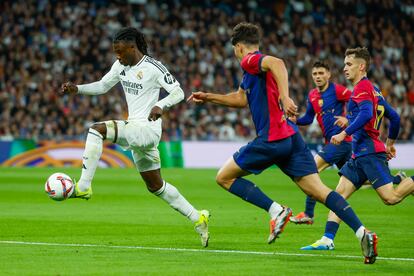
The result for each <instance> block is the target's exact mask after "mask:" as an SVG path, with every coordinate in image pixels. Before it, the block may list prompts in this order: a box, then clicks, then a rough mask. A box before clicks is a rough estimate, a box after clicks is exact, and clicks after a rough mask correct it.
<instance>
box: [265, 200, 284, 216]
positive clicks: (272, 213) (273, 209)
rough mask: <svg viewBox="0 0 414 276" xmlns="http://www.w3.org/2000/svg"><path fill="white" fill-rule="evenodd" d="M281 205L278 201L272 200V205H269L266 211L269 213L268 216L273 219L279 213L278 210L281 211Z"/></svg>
mask: <svg viewBox="0 0 414 276" xmlns="http://www.w3.org/2000/svg"><path fill="white" fill-rule="evenodd" d="M282 210H283V207H282V205H280V204H279V203H276V202H273V203H272V205H270V208H269V210H268V211H267V212H268V213H269V215H270V218H272V219H274V218H276V217H277V215H279V213H280V212H282Z"/></svg>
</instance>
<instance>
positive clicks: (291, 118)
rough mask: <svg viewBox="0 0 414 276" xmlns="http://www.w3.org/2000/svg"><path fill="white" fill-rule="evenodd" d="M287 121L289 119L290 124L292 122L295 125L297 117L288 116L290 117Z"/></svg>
mask: <svg viewBox="0 0 414 276" xmlns="http://www.w3.org/2000/svg"><path fill="white" fill-rule="evenodd" d="M288 119H289V120H290V121H291V122H293V123H295V124H296V121H297V120H298V117H296V116H290V117H288Z"/></svg>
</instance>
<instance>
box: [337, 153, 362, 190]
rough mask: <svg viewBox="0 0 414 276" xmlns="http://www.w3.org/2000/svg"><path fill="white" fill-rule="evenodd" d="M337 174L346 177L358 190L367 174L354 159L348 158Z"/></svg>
mask: <svg viewBox="0 0 414 276" xmlns="http://www.w3.org/2000/svg"><path fill="white" fill-rule="evenodd" d="M338 174H339V175H340V176H341V177H342V176H344V177H346V178H347V179H348V180H349V181H350V182H351V183H352V184H353V185H354V186H355V189H356V190H358V189H359V188H361V186H362V184H364V183H365V181H366V180H367V176H366V175H365V172H364V170H363V167H362V166H361V165H360V164H359V163H358V162H357V161H356V160H355V159H352V158H351V159H349V160H348V162H346V163H345V165H344V166H343V167H342V168H341V169H340V170H339V172H338Z"/></svg>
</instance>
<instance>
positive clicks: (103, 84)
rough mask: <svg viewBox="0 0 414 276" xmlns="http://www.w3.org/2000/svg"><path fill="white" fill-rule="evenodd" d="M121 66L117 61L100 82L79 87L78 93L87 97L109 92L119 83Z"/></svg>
mask: <svg viewBox="0 0 414 276" xmlns="http://www.w3.org/2000/svg"><path fill="white" fill-rule="evenodd" d="M120 70H121V64H120V63H119V61H118V60H117V61H115V62H114V64H112V67H111V70H109V72H108V73H106V74H105V76H103V77H102V79H101V80H100V81H97V82H93V83H88V84H81V85H78V86H77V87H78V93H80V94H85V95H99V94H104V93H106V92H108V91H109V89H111V88H112V87H114V85H115V84H117V83H118V82H119V73H120Z"/></svg>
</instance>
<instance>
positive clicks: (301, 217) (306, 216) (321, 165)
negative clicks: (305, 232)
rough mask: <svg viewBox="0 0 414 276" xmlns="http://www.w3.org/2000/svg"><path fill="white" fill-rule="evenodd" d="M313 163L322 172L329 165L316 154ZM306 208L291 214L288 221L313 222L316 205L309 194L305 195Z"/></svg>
mask: <svg viewBox="0 0 414 276" xmlns="http://www.w3.org/2000/svg"><path fill="white" fill-rule="evenodd" d="M315 164H316V167H317V169H318V172H319V173H320V172H322V171H323V170H325V169H326V168H328V167H330V166H331V165H330V164H329V163H327V162H326V161H325V160H324V159H323V158H322V157H320V156H319V155H318V154H317V155H315ZM305 204H306V208H305V211H304V212H300V213H299V214H297V215H296V216H292V217H291V218H290V221H291V222H293V223H295V224H313V217H314V212H313V211H314V209H315V205H316V200H315V199H313V198H312V197H310V196H307V197H306V203H305Z"/></svg>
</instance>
